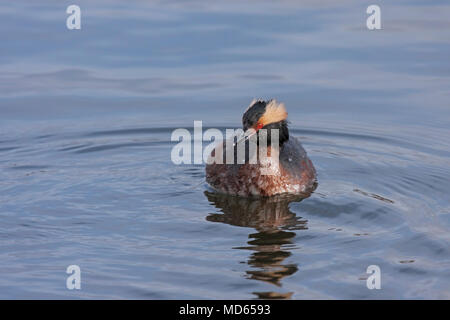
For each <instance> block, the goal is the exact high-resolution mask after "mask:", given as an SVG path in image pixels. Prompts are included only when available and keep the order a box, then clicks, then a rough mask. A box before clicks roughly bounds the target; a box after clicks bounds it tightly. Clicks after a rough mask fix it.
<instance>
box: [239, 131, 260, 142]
mask: <svg viewBox="0 0 450 320" xmlns="http://www.w3.org/2000/svg"><path fill="white" fill-rule="evenodd" d="M256 132H258V131H257V130H255V129H253V128H250V129H248V130H247V131H245V132H244V134H243V135H241V136H240V137H239V138H238V140H237V142H236V144H238V143H240V142H242V141H247V140H248V139H250V137H252V136H254V135H255V134H256Z"/></svg>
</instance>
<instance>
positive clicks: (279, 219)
mask: <svg viewBox="0 0 450 320" xmlns="http://www.w3.org/2000/svg"><path fill="white" fill-rule="evenodd" d="M205 195H206V197H207V198H208V200H209V201H210V202H211V203H212V204H214V205H215V206H216V207H217V208H219V209H220V211H222V212H223V214H210V215H209V216H207V217H206V219H207V220H208V221H211V222H222V223H227V224H231V225H234V226H240V227H250V228H254V229H256V231H257V232H256V233H251V234H249V238H250V239H251V240H250V241H248V243H247V244H248V246H243V247H237V248H235V249H244V250H251V251H253V253H252V254H251V255H250V257H249V258H248V261H247V263H248V265H249V266H250V267H251V268H250V269H249V270H248V271H246V273H247V277H248V278H249V279H254V280H260V281H265V282H268V283H271V284H273V285H275V286H277V287H280V288H281V286H282V284H281V280H282V279H283V278H284V277H286V276H290V275H292V274H294V273H295V272H297V270H298V267H297V264H294V263H284V260H285V259H286V258H287V257H289V256H290V255H291V252H290V251H289V249H291V248H292V247H294V244H293V242H292V239H293V238H294V237H295V235H296V233H295V232H294V230H301V229H307V220H304V219H302V218H301V217H297V216H296V215H295V214H294V213H292V212H291V211H290V210H289V203H291V202H294V201H297V202H298V201H301V200H302V199H304V198H305V197H307V196H308V195H302V196H274V197H268V198H242V197H236V196H229V195H224V194H218V193H213V192H208V191H206V192H205ZM254 294H255V295H256V296H257V297H258V298H260V299H289V298H291V296H292V293H291V292H284V293H283V292H254Z"/></svg>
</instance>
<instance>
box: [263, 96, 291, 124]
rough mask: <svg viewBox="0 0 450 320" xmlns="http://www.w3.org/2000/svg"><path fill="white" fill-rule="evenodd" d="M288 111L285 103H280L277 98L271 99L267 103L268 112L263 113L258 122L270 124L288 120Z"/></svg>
mask: <svg viewBox="0 0 450 320" xmlns="http://www.w3.org/2000/svg"><path fill="white" fill-rule="evenodd" d="M287 116H288V113H287V111H286V107H285V106H284V103H278V102H277V101H276V100H270V101H269V102H268V103H267V105H266V112H265V113H264V114H263V115H262V117H261V118H260V119H259V121H258V122H260V123H262V124H263V125H268V124H271V123H274V122H279V121H282V120H286V119H287Z"/></svg>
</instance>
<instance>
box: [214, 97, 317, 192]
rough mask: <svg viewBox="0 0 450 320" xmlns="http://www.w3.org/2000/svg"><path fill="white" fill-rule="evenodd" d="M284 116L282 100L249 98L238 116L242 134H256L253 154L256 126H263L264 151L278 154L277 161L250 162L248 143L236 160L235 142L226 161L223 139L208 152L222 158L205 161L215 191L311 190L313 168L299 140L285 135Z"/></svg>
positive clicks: (258, 146) (313, 186)
mask: <svg viewBox="0 0 450 320" xmlns="http://www.w3.org/2000/svg"><path fill="white" fill-rule="evenodd" d="M286 119H287V112H286V108H285V106H284V104H283V103H277V101H276V100H269V101H263V100H253V101H252V102H251V103H250V105H249V107H248V108H247V110H246V111H245V112H244V115H243V117H242V124H243V130H244V131H245V133H246V134H245V136H246V137H247V138H248V137H250V136H252V135H253V134H256V135H257V137H258V140H257V141H258V144H257V148H258V151H257V152H256V153H255V154H259V148H260V145H259V144H260V143H259V141H260V137H261V135H260V133H261V132H262V131H259V130H261V129H266V130H267V155H269V156H278V165H277V166H274V165H273V163H272V162H271V161H270V160H269V161H265V162H264V161H259V159H258V162H256V164H255V163H253V164H252V162H251V161H249V156H248V152H247V151H248V149H249V147H248V143H247V145H246V153H245V154H246V158H245V162H244V163H242V164H239V163H238V162H237V161H236V158H237V156H236V154H237V152H236V150H237V144H236V143H234V144H233V146H234V159H235V162H234V163H233V164H226V161H225V160H226V143H227V142H226V141H224V142H223V143H222V144H219V145H217V146H216V147H215V148H214V150H213V151H212V152H211V155H210V159H211V158H212V157H214V156H215V153H216V152H219V151H220V152H222V154H223V159H224V161H222V163H216V162H214V161H213V162H212V163H211V161H210V160H209V161H208V164H207V165H206V182H208V183H209V185H211V187H213V188H214V189H215V190H216V191H218V192H221V193H227V194H232V195H239V196H272V195H276V194H283V193H289V194H305V195H306V194H309V193H311V192H312V191H313V190H314V189H315V187H316V185H317V183H316V170H315V168H314V166H313V164H312V162H311V160H310V159H309V158H308V156H307V154H306V151H305V149H303V147H302V145H301V144H300V142H299V141H298V140H297V139H296V138H295V137H292V136H291V137H290V136H289V130H288V125H287V120H286ZM272 129H278V133H279V141H278V144H277V143H272V141H271V139H270V137H271V130H272ZM250 132H251V133H250ZM247 142H248V141H247ZM228 143H230V142H228ZM277 145H278V146H277ZM219 149H220V150H219ZM267 159H271V158H270V157H269V158H267ZM267 170H269V174H268V173H267V172H268V171H267Z"/></svg>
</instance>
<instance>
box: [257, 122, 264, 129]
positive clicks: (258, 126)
mask: <svg viewBox="0 0 450 320" xmlns="http://www.w3.org/2000/svg"><path fill="white" fill-rule="evenodd" d="M262 127H264V125H263V124H262V123H261V122H258V124H257V125H256V130H259V129H261V128H262Z"/></svg>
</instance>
